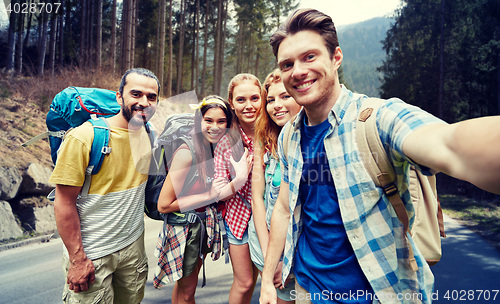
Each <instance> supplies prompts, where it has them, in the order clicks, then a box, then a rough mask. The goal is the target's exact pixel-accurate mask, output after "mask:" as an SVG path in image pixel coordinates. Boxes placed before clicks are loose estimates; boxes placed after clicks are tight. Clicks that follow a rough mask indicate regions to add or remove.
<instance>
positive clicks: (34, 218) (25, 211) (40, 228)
mask: <svg viewBox="0 0 500 304" xmlns="http://www.w3.org/2000/svg"><path fill="white" fill-rule="evenodd" d="M18 208H19V209H18V210H17V211H16V213H17V215H18V217H19V219H20V220H21V222H22V223H23V227H24V228H25V229H26V230H31V231H33V230H34V231H36V232H38V233H46V232H53V231H54V230H56V217H55V214H54V205H53V204H52V203H51V202H50V201H49V200H48V199H47V198H45V197H44V196H38V197H36V196H34V197H27V198H24V199H22V200H20V201H19V207H18Z"/></svg>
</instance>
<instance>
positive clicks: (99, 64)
mask: <svg viewBox="0 0 500 304" xmlns="http://www.w3.org/2000/svg"><path fill="white" fill-rule="evenodd" d="M96 52H97V54H96V61H97V62H96V66H97V70H98V71H101V69H102V0H97V45H96Z"/></svg>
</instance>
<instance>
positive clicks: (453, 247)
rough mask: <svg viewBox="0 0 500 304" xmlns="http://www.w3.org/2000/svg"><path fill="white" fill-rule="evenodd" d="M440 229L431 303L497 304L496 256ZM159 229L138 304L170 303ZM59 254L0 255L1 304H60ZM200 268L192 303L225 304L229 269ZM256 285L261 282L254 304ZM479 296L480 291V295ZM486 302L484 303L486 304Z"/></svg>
mask: <svg viewBox="0 0 500 304" xmlns="http://www.w3.org/2000/svg"><path fill="white" fill-rule="evenodd" d="M445 225H446V230H447V234H448V238H446V239H444V240H443V258H442V260H441V262H439V263H438V264H437V265H436V266H433V267H432V270H433V271H434V274H435V277H436V286H435V292H436V296H437V301H435V303H463V302H468V303H500V292H498V293H496V292H495V290H500V253H499V252H498V251H496V250H495V249H494V248H493V247H491V246H490V245H488V244H487V243H486V242H484V241H483V240H481V239H480V238H479V237H478V236H477V235H475V234H474V233H472V232H471V231H470V230H468V229H466V228H464V227H463V226H460V225H459V224H458V223H457V222H456V221H454V220H451V219H449V218H445ZM160 227H161V222H158V221H152V220H147V221H146V231H147V233H146V246H147V248H148V256H149V257H150V258H149V262H150V272H149V279H148V283H147V287H146V296H145V298H144V300H143V302H142V303H143V304H159V303H171V301H170V298H171V294H172V287H173V284H169V285H167V286H166V287H164V288H163V289H162V290H157V289H155V288H153V285H152V279H153V273H154V272H153V269H154V262H155V259H154V258H153V250H154V244H155V242H156V238H157V233H158V231H159V229H160ZM61 254H62V242H61V240H60V239H56V240H52V241H50V242H48V243H42V244H31V245H27V246H24V247H20V248H15V249H10V250H6V251H2V252H0V304H3V303H5V304H7V303H8V304H26V303H37V304H54V303H61V291H62V284H63V282H64V278H63V274H62V269H61ZM205 266H206V275H207V285H206V286H205V287H204V288H198V290H197V293H196V301H197V303H200V304H204V303H227V302H228V292H229V288H230V286H231V283H232V270H231V265H230V264H224V259H223V258H222V259H220V260H219V261H217V262H212V261H210V260H207V263H206V265H205ZM199 284H201V275H200V280H199ZM259 285H260V279H259V282H258V283H257V287H256V290H255V292H254V295H253V297H252V303H253V304H257V303H258V297H259V292H260V288H259ZM476 290H477V291H476ZM479 290H483V293H482V294H481V295H480V291H479ZM495 295H496V298H495V299H494V300H493V297H494V296H495ZM446 296H448V297H446ZM487 296H489V300H486V299H485V297H487ZM471 297H473V298H474V300H471ZM460 298H462V299H465V300H466V301H460Z"/></svg>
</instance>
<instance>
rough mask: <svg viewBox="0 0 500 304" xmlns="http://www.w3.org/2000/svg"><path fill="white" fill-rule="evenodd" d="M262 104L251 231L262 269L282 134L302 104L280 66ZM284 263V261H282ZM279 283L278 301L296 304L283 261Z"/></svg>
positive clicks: (255, 256)
mask: <svg viewBox="0 0 500 304" xmlns="http://www.w3.org/2000/svg"><path fill="white" fill-rule="evenodd" d="M262 99H263V102H262V106H261V108H260V112H261V113H260V114H259V118H258V119H257V124H256V131H255V133H256V136H255V137H256V138H255V140H256V143H257V144H256V145H255V147H254V166H253V171H252V199H253V204H252V213H253V214H252V220H250V224H249V228H248V234H249V246H250V255H251V258H252V262H253V263H254V264H255V266H256V267H257V268H258V269H259V271H262V270H263V269H264V259H265V254H266V251H267V245H268V243H269V230H270V229H271V215H272V212H273V208H274V204H275V203H276V199H277V198H278V193H279V187H280V183H281V170H280V164H279V157H278V147H277V146H278V136H279V133H280V131H281V128H282V127H283V126H284V125H285V124H286V123H287V122H288V121H289V120H290V119H291V118H292V117H294V116H295V115H296V114H297V113H298V112H299V111H300V108H301V107H300V106H299V105H298V104H297V103H296V102H295V99H293V97H292V96H290V94H288V92H287V91H286V89H285V86H284V85H283V81H282V79H281V72H280V70H279V69H276V70H274V71H273V72H272V73H271V74H269V75H268V76H267V77H266V80H265V81H264V88H263V90H262ZM280 263H281V262H280ZM276 272H277V275H275V278H276V280H275V286H276V288H277V290H276V292H277V294H278V299H277V302H278V303H293V302H294V301H293V300H292V299H293V297H292V294H290V293H291V291H292V290H293V289H294V281H293V280H289V281H288V282H287V284H286V285H285V286H282V283H281V264H278V267H277V269H276Z"/></svg>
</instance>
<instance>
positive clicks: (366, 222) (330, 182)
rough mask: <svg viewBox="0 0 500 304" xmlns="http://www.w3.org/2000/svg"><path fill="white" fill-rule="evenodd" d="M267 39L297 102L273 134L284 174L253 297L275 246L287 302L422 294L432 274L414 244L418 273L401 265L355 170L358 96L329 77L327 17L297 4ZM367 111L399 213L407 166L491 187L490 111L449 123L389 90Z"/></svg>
mask: <svg viewBox="0 0 500 304" xmlns="http://www.w3.org/2000/svg"><path fill="white" fill-rule="evenodd" d="M271 46H272V47H273V52H274V55H275V56H276V58H277V61H278V65H279V67H280V70H281V73H282V79H283V83H284V84H285V87H286V89H287V91H288V93H289V94H290V95H292V96H293V97H294V98H295V100H296V101H297V103H299V104H300V105H302V106H303V110H302V111H301V112H300V113H299V115H298V116H297V117H296V119H295V120H294V121H290V122H289V123H291V128H292V130H293V133H292V135H291V136H290V141H289V142H287V143H284V142H283V137H284V136H283V134H281V135H280V138H279V140H278V151H279V155H280V159H281V164H282V165H281V168H282V179H283V180H282V183H281V185H282V186H281V189H280V194H279V197H278V201H277V203H276V206H275V209H274V212H273V216H272V220H271V235H270V243H269V248H268V251H267V256H266V260H265V267H264V272H263V276H262V287H261V297H260V303H262V304H267V303H275V302H276V291H275V288H274V285H273V275H274V273H275V269H276V267H277V264H278V261H279V260H280V256H281V254H282V253H283V255H284V257H283V271H282V280H283V282H284V281H285V280H286V278H287V277H288V275H289V274H290V273H291V272H292V271H293V273H294V275H295V278H296V291H295V296H296V298H295V300H296V302H297V303H310V302H311V300H312V302H314V303H332V302H336V303H372V302H373V303H377V302H381V303H401V302H403V303H419V302H423V303H429V302H431V293H432V290H433V283H434V277H433V275H432V272H431V271H430V269H429V266H428V265H427V263H426V262H425V259H424V258H423V257H422V256H421V254H420V252H418V250H416V251H415V252H414V253H415V256H414V258H415V260H416V262H417V265H418V270H416V271H414V270H412V269H411V267H410V266H409V263H408V260H409V259H410V256H409V250H408V247H407V243H406V238H405V233H404V229H403V226H402V224H401V223H400V222H399V220H398V218H397V215H396V213H395V212H394V210H393V209H392V208H391V207H390V206H391V203H390V202H389V201H388V199H387V198H386V196H385V195H384V193H383V191H382V189H380V188H377V187H376V186H375V184H374V183H373V181H372V179H371V177H370V176H369V174H368V172H367V171H366V169H365V168H364V165H363V162H362V156H361V155H360V152H359V149H358V146H357V142H356V138H355V127H356V120H357V117H358V114H359V110H360V108H361V106H362V105H363V103H364V102H365V101H366V100H367V97H366V96H364V95H360V94H354V93H352V92H351V91H349V90H347V89H346V88H345V87H343V86H342V85H341V84H340V83H339V78H338V68H339V67H340V65H341V63H342V58H343V55H342V50H341V49H340V47H339V44H338V40H337V35H336V30H335V26H334V24H333V21H332V19H331V18H330V17H329V16H327V15H325V14H323V13H321V12H319V11H316V10H311V9H301V10H297V11H295V12H294V13H292V14H291V15H290V17H289V18H288V19H287V20H286V21H285V23H284V24H283V25H282V26H281V27H280V28H279V29H278V31H277V32H276V33H274V34H273V36H272V37H271ZM376 115H377V116H376V119H377V127H378V131H379V134H380V138H381V141H382V143H383V144H384V148H385V150H386V152H387V155H388V156H389V158H390V160H391V162H392V164H393V166H394V168H395V171H396V174H397V175H398V176H397V184H398V185H397V186H398V191H399V193H400V195H401V197H402V199H403V201H404V202H405V205H406V207H407V209H408V210H413V206H412V202H411V198H410V196H409V192H408V183H409V181H408V180H409V179H408V175H407V172H408V168H409V165H410V164H412V165H415V166H416V168H417V169H418V170H420V171H421V172H422V173H424V174H427V175H430V174H433V173H436V172H444V173H446V174H449V175H451V176H454V177H456V178H459V179H464V180H467V181H469V182H471V183H473V184H475V185H477V186H479V187H481V188H483V189H485V190H488V191H491V192H494V193H500V188H499V185H500V160H499V158H498V155H500V144H499V143H500V130H499V128H498V126H499V125H500V117H489V118H482V119H476V120H470V121H464V122H461V123H457V124H453V125H449V124H446V123H444V122H443V121H441V120H439V119H437V118H436V117H434V116H432V115H430V114H428V113H426V112H424V111H422V110H421V109H419V108H417V107H413V106H411V105H408V104H405V103H404V102H402V101H401V100H399V99H396V98H393V99H390V100H387V101H386V102H385V104H384V105H383V106H382V107H381V108H380V109H379V111H378V113H376ZM284 145H287V146H288V149H286V151H288V152H287V155H283V154H284V149H283V146H284ZM429 151H432V153H429ZM285 222H286V223H288V225H283V223H285ZM408 240H409V242H410V243H411V242H412V240H411V237H408ZM302 300H305V301H304V302H302Z"/></svg>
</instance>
